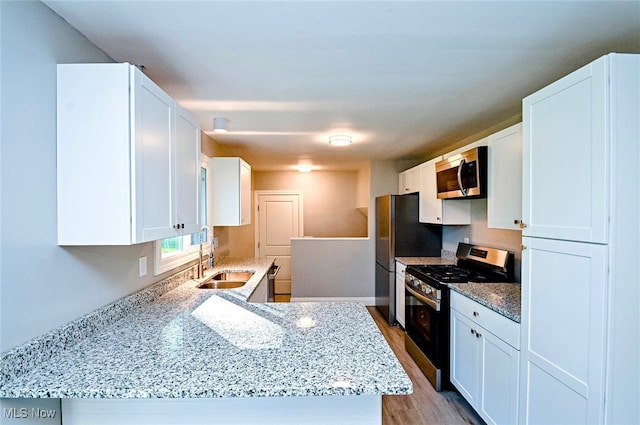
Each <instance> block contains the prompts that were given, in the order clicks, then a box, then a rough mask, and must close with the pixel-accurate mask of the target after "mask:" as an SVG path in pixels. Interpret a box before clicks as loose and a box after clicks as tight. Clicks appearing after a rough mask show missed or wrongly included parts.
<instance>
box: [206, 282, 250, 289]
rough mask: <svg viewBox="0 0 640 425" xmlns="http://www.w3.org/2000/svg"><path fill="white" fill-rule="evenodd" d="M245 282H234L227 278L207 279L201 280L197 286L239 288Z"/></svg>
mask: <svg viewBox="0 0 640 425" xmlns="http://www.w3.org/2000/svg"><path fill="white" fill-rule="evenodd" d="M245 283H247V282H246V281H244V282H237V281H236V282H234V281H229V280H207V281H205V282H202V283H201V284H200V285H198V288H200V289H233V288H239V287H241V286H243V285H244V284H245Z"/></svg>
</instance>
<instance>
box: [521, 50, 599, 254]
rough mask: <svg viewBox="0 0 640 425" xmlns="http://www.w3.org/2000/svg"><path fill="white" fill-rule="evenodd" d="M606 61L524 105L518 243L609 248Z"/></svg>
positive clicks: (544, 89) (554, 85)
mask: <svg viewBox="0 0 640 425" xmlns="http://www.w3.org/2000/svg"><path fill="white" fill-rule="evenodd" d="M608 93H609V78H608V69H607V61H606V57H603V58H601V59H598V60H596V61H595V62H592V63H591V64H589V65H587V66H585V67H583V68H580V69H579V70H577V71H575V72H573V73H571V74H569V75H568V76H566V77H565V78H562V79H561V80H559V81H557V82H555V83H553V84H551V85H549V86H547V87H545V88H543V89H541V90H539V91H537V92H536V93H534V94H532V95H530V96H528V97H526V98H525V99H524V100H523V105H522V115H523V152H522V154H523V176H522V178H523V188H524V191H523V202H522V216H523V217H522V220H523V223H524V226H525V227H524V229H523V236H534V237H546V238H552V239H564V240H572V241H582V242H598V243H604V242H606V241H607V220H608V214H607V208H608V203H607V199H608V177H607V176H608V166H607V164H608V157H609V143H608V136H607V129H608V112H609V111H608V108H607V105H608V103H607V96H608Z"/></svg>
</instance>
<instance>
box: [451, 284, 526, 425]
mask: <svg viewBox="0 0 640 425" xmlns="http://www.w3.org/2000/svg"><path fill="white" fill-rule="evenodd" d="M519 346H520V341H519V325H518V324H517V323H516V322H513V321H512V320H510V319H507V318H506V317H504V316H501V315H500V314H498V313H496V312H494V311H492V310H489V309H488V308H486V307H484V306H482V305H481V304H478V303H477V302H475V301H472V300H470V299H469V298H466V297H465V296H463V295H461V294H459V293H457V292H454V291H452V292H451V371H450V372H451V383H452V384H453V385H454V386H455V387H456V388H457V389H458V391H460V393H461V394H462V396H463V397H464V398H465V399H466V400H467V401H468V402H469V404H471V406H472V407H473V408H474V409H475V410H476V412H478V414H479V415H480V416H481V417H482V418H483V419H484V420H485V421H486V422H487V423H488V424H510V425H511V424H516V423H517V422H518V385H519V381H518V379H519V367H520V351H519Z"/></svg>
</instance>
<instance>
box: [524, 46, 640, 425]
mask: <svg viewBox="0 0 640 425" xmlns="http://www.w3.org/2000/svg"><path fill="white" fill-rule="evenodd" d="M639 103H640V56H639V55H623V54H610V55H607V56H604V57H601V58H600V59H597V60H596V61H594V62H592V63H591V64H589V65H587V66H585V67H583V68H580V69H579V70H577V71H575V72H573V73H571V74H569V75H567V76H566V77H564V78H562V79H561V80H559V81H557V82H555V83H553V84H551V85H549V86H547V87H545V88H543V89H541V90H539V91H538V92H536V93H534V94H532V95H530V96H528V97H527V98H525V99H524V100H523V225H524V226H525V227H524V229H523V233H522V236H523V251H522V323H521V341H522V352H521V377H520V382H521V391H520V394H521V403H520V423H521V424H551V423H553V424H601V423H605V424H626V423H629V424H631V423H637V421H638V418H639V417H640V411H639V407H638V400H639V399H640V390H639V387H640V362H639V361H638V359H639V358H640V349H639V344H640V342H639V340H638V336H639V327H640V316H639V313H638V310H639V302H640V296H639V294H640V291H639V286H640V285H639V284H638V260H639V258H638V240H639V238H640V234H639V230H638V229H639V226H638V221H639V217H640V207H639V204H640V197H639V194H640V191H639V190H638V182H640V173H639V171H638V170H639V168H640V167H639V166H638V164H639V161H640V148H639V145H640V123H639V117H640V105H639Z"/></svg>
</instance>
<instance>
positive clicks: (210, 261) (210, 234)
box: [197, 226, 213, 279]
mask: <svg viewBox="0 0 640 425" xmlns="http://www.w3.org/2000/svg"><path fill="white" fill-rule="evenodd" d="M203 231H206V232H207V239H208V240H209V259H208V261H207V269H210V268H212V267H213V229H212V228H211V227H209V226H202V228H201V229H200V232H203ZM199 252H200V254H199V256H198V277H197V278H198V279H202V278H203V277H204V267H203V266H202V239H200V251H199Z"/></svg>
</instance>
